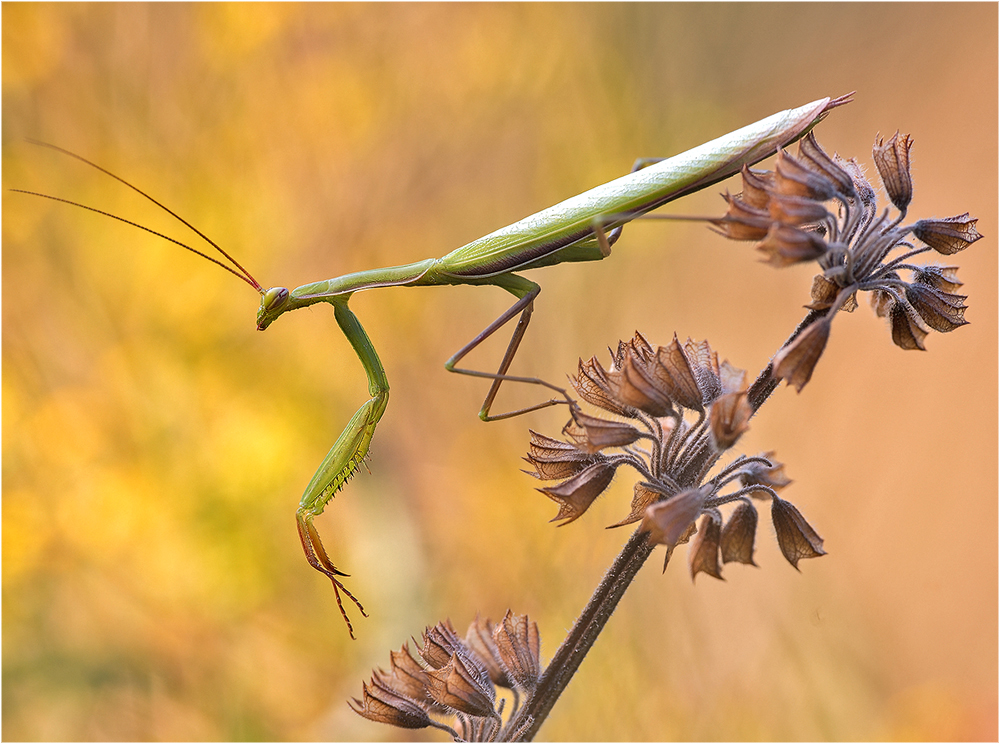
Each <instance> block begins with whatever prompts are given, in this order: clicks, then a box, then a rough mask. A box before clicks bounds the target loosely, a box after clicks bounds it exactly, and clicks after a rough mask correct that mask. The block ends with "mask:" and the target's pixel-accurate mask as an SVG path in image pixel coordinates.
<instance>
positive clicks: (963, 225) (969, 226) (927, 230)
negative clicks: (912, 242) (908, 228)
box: [913, 212, 983, 256]
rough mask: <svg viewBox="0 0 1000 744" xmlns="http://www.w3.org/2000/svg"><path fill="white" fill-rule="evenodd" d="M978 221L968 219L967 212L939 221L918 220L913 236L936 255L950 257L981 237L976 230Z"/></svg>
mask: <svg viewBox="0 0 1000 744" xmlns="http://www.w3.org/2000/svg"><path fill="white" fill-rule="evenodd" d="M978 221H979V220H978V219H977V218H976V217H969V213H968V212H966V213H965V214H960V215H957V216H955V217H945V218H943V219H939V220H919V221H918V222H917V223H916V224H914V226H913V234H914V235H916V236H917V237H918V238H919V239H920V240H922V241H924V242H925V243H927V245H929V246H930V247H931V248H933V249H934V250H936V251H937V252H938V253H941V254H943V255H945V256H950V255H952V254H954V253H958V252H959V251H964V250H965V249H966V248H968V247H969V246H970V245H972V244H973V243H975V242H976V241H977V240H979V239H980V238H981V237H983V236H982V235H980V234H979V231H978V230H976V223H977V222H978Z"/></svg>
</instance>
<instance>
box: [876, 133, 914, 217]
mask: <svg viewBox="0 0 1000 744" xmlns="http://www.w3.org/2000/svg"><path fill="white" fill-rule="evenodd" d="M912 146H913V139H912V138H911V137H910V135H908V134H904V135H903V136H902V137H900V136H899V132H898V131H897V132H896V133H895V134H894V135H892V137H890V138H889V141H888V142H885V143H883V142H882V137H881V135H875V146H874V147H873V148H872V158H873V159H874V160H875V167H876V168H878V174H879V176H881V177H882V183H883V184H884V185H885V192H886V194H888V196H889V201H891V202H892V203H893V206H895V207H896V209H898V210H899V211H900V212H906V208H907V207H908V206H909V205H910V200H911V199H912V198H913V180H912V179H911V178H910V148H911V147H912Z"/></svg>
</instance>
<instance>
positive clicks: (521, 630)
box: [351, 610, 541, 741]
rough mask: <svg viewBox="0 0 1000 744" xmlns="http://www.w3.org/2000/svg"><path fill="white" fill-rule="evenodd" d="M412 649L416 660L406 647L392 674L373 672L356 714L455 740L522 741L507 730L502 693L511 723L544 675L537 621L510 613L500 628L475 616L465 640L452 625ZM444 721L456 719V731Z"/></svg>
mask: <svg viewBox="0 0 1000 744" xmlns="http://www.w3.org/2000/svg"><path fill="white" fill-rule="evenodd" d="M414 644H415V645H416V646H417V648H418V650H417V656H418V658H414V656H413V654H411V653H410V649H409V646H408V644H405V643H404V644H403V647H402V648H401V649H400V650H399V651H393V652H391V653H390V662H389V670H388V671H385V670H383V669H376V670H375V671H374V672H373V674H372V678H371V680H370V682H368V683H367V684H363V685H362V696H361V699H360V700H359V699H357V698H354V700H353V704H352V705H351V708H352V710H354V711H355V712H356V713H358V714H359V715H361V716H363V717H365V718H367V719H369V720H372V721H378V722H379V723H387V724H389V725H391V726H396V727H399V728H407V729H417V728H427V727H433V728H438V729H441V730H443V731H446V732H448V733H449V734H450V735H451V736H452V738H453V739H455V740H456V741H463V740H464V741H496V740H497V739H498V737H500V736H501V734H504V735H505V736H504V738H505V739H506V740H516V739H517V736H516V734H517V732H504V731H503V718H502V717H501V716H502V714H503V712H504V700H503V699H501V700H500V703H499V704H498V703H497V687H501V688H505V689H508V690H510V692H511V694H512V698H513V705H512V706H511V709H510V710H509V711H508V720H510V718H511V717H512V716H513V715H514V713H515V712H516V711H517V709H518V706H519V705H520V703H521V702H522V701H521V696H522V695H523V696H526V699H530V696H531V695H532V694H533V693H534V691H535V685H536V684H537V682H538V679H539V677H540V676H541V664H540V660H539V646H540V641H539V635H538V626H537V625H536V624H535V623H533V622H531V621H529V620H528V617H527V616H526V615H514V614H513V613H512V612H510V611H509V610H508V611H507V614H506V615H505V616H504V618H503V620H502V621H501V622H499V623H496V624H494V623H493V622H492V621H491V620H489V619H482V618H480V617H478V616H477V617H476V619H475V620H474V621H473V622H472V624H471V625H470V626H469V629H468V631H467V633H466V635H465V638H464V639H463V638H460V637H459V636H458V634H457V633H456V632H455V629H454V628H453V627H452V625H451V622H449V621H447V620H446V621H444V622H441V623H438V624H437V625H435V626H434V627H433V628H427V629H426V630H425V631H424V633H423V636H422V637H421V640H420V641H419V642H418V641H416V640H414ZM441 717H452V719H453V721H452V724H453V725H448V724H446V723H444V722H442V721H441V720H439V718H441Z"/></svg>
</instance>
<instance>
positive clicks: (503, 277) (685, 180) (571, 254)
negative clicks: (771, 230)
mask: <svg viewBox="0 0 1000 744" xmlns="http://www.w3.org/2000/svg"><path fill="white" fill-rule="evenodd" d="M851 95H852V94H848V95H846V96H842V97H840V98H834V99H831V98H821V99H819V100H817V101H813V102H811V103H808V104H806V105H804V106H800V107H798V108H794V109H789V110H786V111H782V112H780V113H777V114H774V115H772V116H769V117H767V118H765V119H761V120H760V121H758V122H756V123H754V124H750V125H748V126H746V127H743V128H742V129H738V130H736V131H734V132H731V133H729V134H726V135H723V136H722V137H719V138H718V139H715V140H712V141H711V142H708V143H706V144H703V145H700V146H698V147H695V148H694V149H691V150H688V151H687V152H684V153H682V154H680V155H675V156H673V157H670V158H643V159H639V160H637V161H636V163H635V165H634V166H633V169H632V171H631V172H630V173H629V174H627V175H625V176H622V177H620V178H617V179H615V180H612V181H609V182H607V183H605V184H603V185H600V186H597V187H596V188H593V189H591V190H589V191H586V192H584V193H582V194H579V195H577V196H575V197H572V198H570V199H567V200H566V201H563V202H560V203H559V204H556V205H555V206H553V207H549V208H548V209H545V210H542V211H541V212H537V213H535V214H533V215H531V216H529V217H526V218H524V219H522V220H520V221H519V222H515V223H514V224H512V225H509V226H507V227H504V228H502V229H500V230H497V231H495V232H492V233H490V234H489V235H486V236H484V237H481V238H479V239H477V240H474V241H472V242H471V243H468V244H466V245H464V246H462V247H460V248H458V249H456V250H454V251H452V252H451V253H448V254H446V255H445V256H443V257H441V258H429V259H425V260H422V261H416V262H414V263H409V264H405V265H401V266H392V267H388V268H381V269H370V270H367V271H359V272H355V273H352V274H346V275H344V276H339V277H336V278H334V279H327V280H324V281H319V282H314V283H312V284H305V285H303V286H301V287H297V288H295V289H292V290H289V289H288V288H286V287H277V286H276V287H271V288H269V289H265V288H264V287H263V286H262V285H261V284H260V283H259V282H258V281H257V280H256V279H254V277H253V276H252V275H251V274H250V272H248V271H247V270H246V269H245V268H243V266H241V265H240V264H239V262H238V261H236V259H234V258H233V257H232V256H231V255H230V254H229V253H227V252H226V251H225V250H223V249H222V248H221V247H220V246H219V245H217V244H216V243H215V242H213V241H212V240H211V239H210V238H208V237H207V236H206V235H205V234H203V233H202V232H201V231H200V230H198V229H197V228H196V227H194V226H193V225H192V224H190V223H189V222H187V221H186V220H184V219H183V218H182V217H180V216H179V215H177V214H176V213H174V212H173V211H171V210H170V209H169V208H167V207H166V206H164V205H163V204H161V203H160V202H159V201H157V200H156V199H154V198H153V197H151V196H149V195H148V194H147V193H145V192H144V191H142V190H140V189H138V188H137V187H135V186H133V185H132V184H131V183H129V182H128V181H126V180H124V179H123V178H120V177H119V176H117V175H115V174H114V173H112V172H110V171H108V170H106V169H104V168H102V167H101V166H99V165H96V164H95V163H92V162H90V161H89V160H86V159H85V158H83V157H81V156H79V155H76V154H75V153H72V152H69V151H68V150H64V149H62V148H59V147H56V146H54V145H48V144H46V143H40V142H36V143H35V144H39V145H43V146H45V147H49V148H51V149H53V150H56V151H59V152H61V153H63V154H66V155H69V156H71V157H73V158H76V159H77V160H80V161H82V162H84V163H86V164H87V165H89V166H92V167H94V168H97V169H98V170H100V171H102V172H103V173H105V174H107V175H108V176H110V177H112V178H114V179H116V180H118V181H119V182H121V183H123V184H124V185H126V186H128V187H129V188H131V189H133V190H134V191H136V192H138V193H139V194H141V195H142V196H143V197H145V198H146V199H148V200H150V201H151V202H153V203H154V204H156V205H157V206H158V207H160V208H161V209H163V210H165V211H166V212H168V213H169V214H170V215H172V216H173V217H174V218H176V219H177V220H179V221H180V222H181V223H183V224H184V225H185V226H186V227H188V228H189V229H191V230H193V231H194V232H195V233H196V234H197V235H198V236H199V237H201V238H202V239H204V240H205V241H206V242H207V243H208V244H209V245H210V246H211V247H212V248H213V249H214V250H215V251H217V252H218V255H219V256H221V259H220V258H216V257H215V256H212V255H208V254H207V253H204V252H202V251H200V250H197V249H196V248H193V247H191V246H189V245H187V244H185V243H182V242H181V241H179V240H176V239H174V238H171V237H168V236H167V235H164V234H162V233H159V232H156V231H154V230H150V229H149V228H147V227H144V226H142V225H139V224H138V223H135V222H132V221H130V220H127V219H124V218H122V217H118V216H117V215H113V214H110V213H108V212H104V211H102V210H99V209H95V208H93V207H89V206H86V205H84V204H80V203H77V202H73V201H69V200H68V199H62V198H59V197H54V196H49V195H47V194H41V193H38V192H33V191H26V190H23V189H12V190H13V191H17V192H20V193H25V194H30V195H33V196H40V197H44V198H47V199H53V200H55V201H59V202H62V203H66V204H70V205H72V206H76V207H80V208H83V209H87V210H89V211H92V212H96V213H98V214H101V215H104V216H107V217H111V218H113V219H116V220H119V221H121V222H125V223H127V224H129V225H132V226H133V227H137V228H140V229H142V230H146V231H147V232H150V233H152V234H154V235H157V236H158V237H161V238H164V239H165V240H168V241H170V242H172V243H174V244H176V245H179V246H181V247H182V248H185V249H187V250H189V251H191V252H192V253H195V254H197V255H199V256H201V257H202V258H205V259H207V260H209V261H211V262H213V263H215V264H217V265H219V266H221V267H222V268H224V269H225V270H227V271H229V272H230V273H232V274H234V275H235V276H237V277H239V278H240V279H241V280H242V281H243V282H245V283H246V284H248V285H250V286H251V287H253V289H254V290H255V291H256V292H257V293H258V294H259V295H260V306H259V308H258V310H257V329H258V330H260V331H263V330H265V329H267V328H268V327H269V326H270V325H271V324H272V323H274V321H276V320H277V319H278V318H279V317H281V316H282V315H284V314H285V313H288V312H290V311H292V310H297V309H299V308H303V307H309V306H310V305H314V304H316V303H318V302H326V303H329V304H331V305H333V310H334V317H335V319H336V321H337V324H338V326H339V327H340V330H341V331H342V332H343V334H344V336H345V337H346V338H347V340H348V342H349V343H350V344H351V346H352V348H353V350H354V352H355V354H356V355H357V357H358V360H359V361H360V362H361V366H362V367H363V369H364V371H365V374H366V375H367V378H368V391H369V396H370V397H369V399H368V400H367V401H365V402H364V403H363V404H362V405H361V407H360V408H359V409H358V410H357V412H356V413H355V414H354V416H353V417H352V418H351V419H350V421H349V422H348V423H347V425H346V426H345V427H344V429H343V431H342V432H341V433H340V435H339V436H338V437H337V440H336V441H335V442H334V444H333V446H332V447H331V448H330V451H329V452H328V453H327V455H326V457H325V458H323V461H322V463H320V466H319V468H318V469H317V470H316V473H315V475H314V476H313V477H312V480H311V481H310V482H309V484H308V485H307V486H306V489H305V492H304V493H303V495H302V498H301V501H300V503H299V507H298V510H297V512H296V521H297V526H298V534H299V539H300V541H301V543H302V548H303V550H304V552H305V555H306V559H307V560H308V562H309V565H311V566H312V567H313V568H314V569H316V570H317V571H319V572H321V573H322V574H324V575H325V576H326V577H327V578H329V579H330V581H331V582H332V583H333V588H334V592H335V595H336V600H337V606H338V608H339V609H340V613H341V615H342V616H343V619H344V621H345V622H346V624H347V628H348V632H349V633H350V635H351V637H352V638H353V637H354V628H353V625H352V623H351V620H350V617H349V616H348V613H347V610H346V609H345V607H344V602H343V598H342V596H341V594H343V595H344V596H346V597H347V598H349V599H350V600H351V601H352V602H353V603H354V605H355V606H356V607H357V608H358V610H359V611H360V612H361V614H362V615H364V616H366V617H367V613H366V612H365V610H364V607H363V606H362V604H361V602H360V601H359V600H358V599H357V598H356V597H355V596H354V594H352V593H351V592H350V590H348V589H347V587H345V586H344V584H343V582H342V581H341V579H343V578H346V577H347V576H348V574H346V573H344V572H343V571H341V570H340V569H339V568H337V566H336V565H335V564H334V563H333V561H332V560H331V559H330V557H329V555H328V554H327V552H326V549H325V548H324V547H323V543H322V541H321V539H320V536H319V532H318V531H317V529H316V527H315V525H314V523H313V521H314V519H315V518H316V517H318V516H319V515H320V514H321V513H322V512H323V510H324V509H325V508H326V506H327V504H328V503H329V502H330V500H331V499H332V498H333V497H334V495H335V494H336V492H337V491H339V490H340V489H341V488H342V487H343V486H344V485H345V484H346V482H347V481H348V480H349V479H350V478H351V477H352V476H353V475H354V474H355V473H356V472H357V471H358V469H359V468H360V467H361V465H362V464H363V462H364V460H365V458H366V456H367V455H368V452H369V448H370V446H371V442H372V438H373V436H374V434H375V429H376V427H377V425H378V423H379V420H380V419H381V418H382V415H383V413H384V412H385V410H386V405H387V403H388V400H389V381H388V378H387V376H386V373H385V370H384V369H383V367H382V363H381V361H380V360H379V356H378V354H377V352H376V350H375V347H374V345H373V344H372V342H371V340H370V339H369V337H368V334H367V333H366V332H365V329H364V327H363V326H362V325H361V322H360V321H359V320H358V318H357V316H356V315H355V314H354V313H353V312H352V311H351V310H350V309H349V307H348V303H349V301H350V299H351V296H352V295H353V294H354V293H355V292H360V291H362V290H369V289H378V288H381V287H432V286H443V285H477V286H492V287H497V288H500V289H503V290H505V291H507V292H509V293H510V294H511V295H513V296H514V298H515V302H514V304H513V305H511V306H510V308H509V309H507V310H506V311H505V312H504V313H502V314H501V315H500V316H499V317H498V318H497V319H496V320H494V321H493V322H492V323H490V324H489V325H488V326H487V327H486V328H485V329H484V330H483V331H482V332H481V333H479V334H478V335H477V336H476V337H475V338H473V339H472V340H471V341H470V342H469V343H468V344H466V345H465V346H463V347H462V348H461V349H459V350H458V351H457V352H456V353H455V354H454V355H453V356H452V357H451V358H450V359H448V360H447V362H445V369H447V370H448V371H449V372H455V373H458V374H463V375H472V376H476V377H481V378H486V379H489V380H491V381H492V382H491V385H490V388H489V391H488V392H487V394H486V397H485V399H484V401H483V405H482V408H481V409H480V411H479V417H480V418H481V419H482V420H483V421H492V420H497V419H502V418H508V417H511V416H516V415H520V414H523V413H527V412H529V411H534V410H538V409H540V408H544V407H546V406H550V405H555V404H557V403H563V402H568V401H569V398H568V396H566V394H565V392H564V391H563V390H562V389H561V388H558V387H556V386H555V385H552V384H550V383H548V382H545V381H543V380H541V379H538V378H533V377H522V376H515V375H509V374H507V371H508V369H509V367H510V365H511V362H512V361H513V359H514V356H515V354H516V353H517V349H518V346H519V345H520V343H521V339H522V338H523V336H524V333H525V331H526V330H527V327H528V324H529V322H530V320H531V313H532V310H533V307H534V301H535V299H536V297H538V294H539V292H540V291H541V288H540V286H539V285H538V284H536V283H535V282H533V281H531V280H529V279H526V278H524V277H523V276H521V275H520V274H519V273H515V272H522V271H528V270H531V269H538V268H542V267H546V266H555V265H557V264H561V263H565V262H572V261H599V260H602V259H604V258H607V257H608V256H609V255H610V254H611V247H612V245H613V244H614V243H615V242H616V241H617V240H618V238H619V237H620V236H621V232H622V228H623V226H624V225H625V224H626V223H628V222H629V221H631V220H633V219H636V218H638V217H642V216H644V215H647V213H649V212H651V211H652V210H655V209H657V208H659V207H661V206H663V205H664V204H666V203H667V202H670V201H672V200H674V199H676V198H678V197H681V196H684V195H686V194H690V193H692V192H694V191H698V190H700V189H703V188H705V187H707V186H710V185H712V184H714V183H717V182H719V181H721V180H723V179H725V178H728V177H730V176H732V175H735V174H736V173H738V172H740V170H741V169H742V168H744V167H749V166H751V165H753V164H755V163H757V162H759V161H760V160H763V159H764V158H766V157H768V156H770V155H773V154H774V153H775V152H776V151H777V149H778V148H781V147H785V146H787V145H788V144H790V143H792V142H794V141H795V140H797V139H799V138H800V137H802V136H804V135H805V134H807V133H808V132H809V131H810V130H811V129H812V127H813V126H815V125H816V124H817V123H818V122H819V121H820V120H822V119H823V118H824V117H825V116H826V114H827V113H828V112H829V111H830V110H831V109H833V108H835V107H837V106H840V105H843V104H845V103H848V102H850V100H851ZM653 216H657V215H653ZM515 317H517V318H518V322H517V325H516V326H515V328H514V331H513V333H512V335H511V338H510V341H509V342H508V345H507V349H506V351H505V353H504V355H503V358H502V359H501V362H500V364H499V366H498V368H497V371H496V372H495V373H491V372H482V371H477V370H472V369H465V368H460V367H458V366H457V365H458V364H459V363H460V362H461V360H462V359H463V358H464V357H465V356H466V355H467V354H468V353H469V352H470V351H472V350H473V349H474V348H476V347H477V346H478V345H479V344H481V343H482V342H483V341H484V340H485V339H487V338H488V337H490V336H491V335H493V334H494V333H495V332H496V331H497V330H499V329H500V328H502V327H503V326H505V325H506V324H507V323H509V322H510V321H511V320H513V319H514V318H515ZM505 381H512V382H522V383H530V384H535V385H540V386H543V387H546V388H549V389H551V390H553V391H555V392H556V393H560V394H562V396H563V398H558V397H555V398H552V399H550V400H547V401H543V402H541V403H538V404H536V405H533V406H529V407H527V408H521V409H518V410H515V411H508V412H505V413H501V414H492V415H491V413H490V411H491V408H492V405H493V402H494V400H495V398H496V395H497V393H498V391H499V389H500V386H501V384H502V383H503V382H505Z"/></svg>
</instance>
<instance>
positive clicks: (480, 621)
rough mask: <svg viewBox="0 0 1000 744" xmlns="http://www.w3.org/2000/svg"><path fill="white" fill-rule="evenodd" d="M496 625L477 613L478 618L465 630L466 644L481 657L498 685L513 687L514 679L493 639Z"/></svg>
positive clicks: (494, 682) (491, 677)
mask: <svg viewBox="0 0 1000 744" xmlns="http://www.w3.org/2000/svg"><path fill="white" fill-rule="evenodd" d="M495 631H496V625H495V624H494V623H493V621H492V620H490V619H489V618H483V617H482V616H480V615H479V613H476V619H475V620H473V621H472V622H471V623H470V624H469V629H468V630H467V631H466V632H465V645H467V646H468V647H469V648H470V649H471V650H472V651H473V653H475V654H476V656H477V657H479V660H480V661H482V662H483V666H485V667H486V671H487V672H488V673H489V675H490V679H491V680H492V681H493V684H495V685H496V686H497V687H504V688H506V689H508V690H509V689H511V688H513V686H514V680H513V679H511V676H510V674H509V673H508V671H507V668H506V667H505V666H504V664H503V661H502V660H501V658H500V650H499V649H498V648H497V644H496V642H495V641H494V640H493V633H494V632H495Z"/></svg>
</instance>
